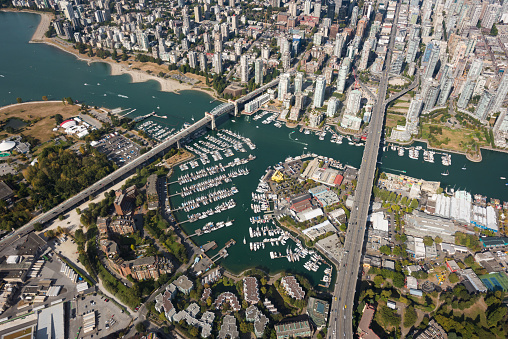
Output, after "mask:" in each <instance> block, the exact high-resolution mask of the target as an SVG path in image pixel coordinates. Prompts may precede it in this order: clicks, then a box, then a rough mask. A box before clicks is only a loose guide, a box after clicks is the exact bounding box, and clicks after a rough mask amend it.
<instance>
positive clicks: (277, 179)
mask: <svg viewBox="0 0 508 339" xmlns="http://www.w3.org/2000/svg"><path fill="white" fill-rule="evenodd" d="M272 181H275V182H276V183H281V182H283V181H284V174H282V172H281V171H279V170H277V171H275V173H274V174H273V175H272Z"/></svg>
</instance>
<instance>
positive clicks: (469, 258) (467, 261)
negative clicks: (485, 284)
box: [464, 254, 476, 267]
mask: <svg viewBox="0 0 508 339" xmlns="http://www.w3.org/2000/svg"><path fill="white" fill-rule="evenodd" d="M475 262H476V261H475V260H474V257H473V256H472V255H471V254H470V255H468V256H467V257H466V258H465V259H464V263H465V264H466V265H467V266H469V267H472V266H473V265H474V264H475Z"/></svg>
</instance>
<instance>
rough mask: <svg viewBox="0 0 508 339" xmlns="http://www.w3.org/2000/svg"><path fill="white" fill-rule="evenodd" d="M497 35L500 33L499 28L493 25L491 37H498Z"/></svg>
mask: <svg viewBox="0 0 508 339" xmlns="http://www.w3.org/2000/svg"><path fill="white" fill-rule="evenodd" d="M497 33H498V32H497V26H496V24H493V25H492V28H491V29H490V35H492V36H497Z"/></svg>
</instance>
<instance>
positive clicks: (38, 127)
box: [0, 102, 80, 143]
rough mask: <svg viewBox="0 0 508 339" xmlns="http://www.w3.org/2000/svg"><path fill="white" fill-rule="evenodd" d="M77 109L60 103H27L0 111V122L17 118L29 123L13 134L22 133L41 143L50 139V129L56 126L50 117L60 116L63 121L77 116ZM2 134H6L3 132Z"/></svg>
mask: <svg viewBox="0 0 508 339" xmlns="http://www.w3.org/2000/svg"><path fill="white" fill-rule="evenodd" d="M79 108H80V106H76V105H64V104H63V103H62V102H48V103H33V104H29V103H28V104H23V105H16V106H13V107H8V108H6V109H3V110H0V121H1V122H5V121H6V120H8V119H9V118H18V119H21V120H24V121H25V122H29V124H28V125H27V126H25V127H22V128H20V129H18V130H16V131H15V133H14V134H19V133H22V134H24V135H27V136H31V137H33V138H36V139H38V140H39V141H40V142H41V143H43V142H46V141H48V140H49V139H51V135H52V134H53V133H52V132H53V131H52V129H53V128H54V127H55V126H56V122H55V119H54V118H52V117H54V116H55V115H56V114H60V115H61V116H62V117H63V119H64V120H65V119H68V118H70V117H73V116H76V115H78V113H79ZM3 133H6V132H5V130H4V131H3ZM6 134H7V135H9V134H8V133H6Z"/></svg>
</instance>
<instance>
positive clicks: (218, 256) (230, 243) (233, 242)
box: [210, 239, 236, 263]
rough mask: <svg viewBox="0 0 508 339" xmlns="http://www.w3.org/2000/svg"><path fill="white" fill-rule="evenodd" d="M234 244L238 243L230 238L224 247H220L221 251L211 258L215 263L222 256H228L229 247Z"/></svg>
mask: <svg viewBox="0 0 508 339" xmlns="http://www.w3.org/2000/svg"><path fill="white" fill-rule="evenodd" d="M234 244H236V241H235V239H231V240H229V241H228V242H227V243H226V245H224V247H223V248H221V249H220V251H219V253H217V254H216V255H214V256H213V257H211V258H210V259H211V260H212V261H213V262H214V263H215V262H216V261H217V260H219V259H221V258H226V257H227V256H228V255H229V253H228V251H227V249H228V248H230V247H231V246H233V245H234Z"/></svg>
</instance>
